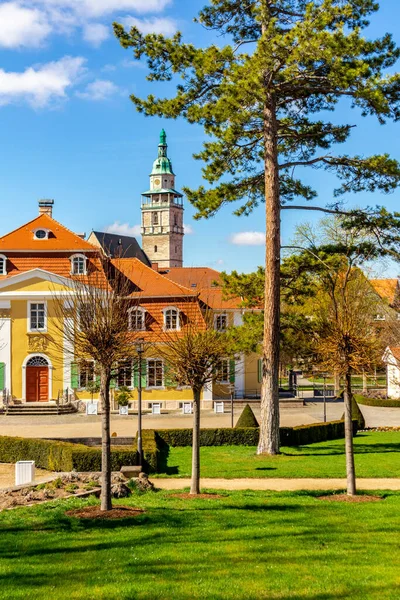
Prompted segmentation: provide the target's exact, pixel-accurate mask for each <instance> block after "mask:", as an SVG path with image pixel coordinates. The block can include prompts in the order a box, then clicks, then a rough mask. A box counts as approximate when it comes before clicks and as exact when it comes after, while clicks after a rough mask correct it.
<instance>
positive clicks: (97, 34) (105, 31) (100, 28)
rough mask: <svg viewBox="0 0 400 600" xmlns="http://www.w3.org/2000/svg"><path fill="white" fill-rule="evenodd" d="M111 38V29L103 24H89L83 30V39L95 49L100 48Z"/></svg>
mask: <svg viewBox="0 0 400 600" xmlns="http://www.w3.org/2000/svg"><path fill="white" fill-rule="evenodd" d="M109 37H110V30H109V28H108V27H106V25H102V24H101V23H88V24H87V25H85V26H84V28H83V39H84V40H85V41H86V42H88V43H89V44H91V45H92V46H94V47H95V48H98V47H99V46H100V45H101V44H102V43H103V42H104V41H105V40H106V39H107V38H109Z"/></svg>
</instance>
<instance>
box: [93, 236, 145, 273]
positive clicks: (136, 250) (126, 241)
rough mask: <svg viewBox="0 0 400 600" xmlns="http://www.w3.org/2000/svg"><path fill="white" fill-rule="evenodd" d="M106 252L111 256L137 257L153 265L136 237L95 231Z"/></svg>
mask: <svg viewBox="0 0 400 600" xmlns="http://www.w3.org/2000/svg"><path fill="white" fill-rule="evenodd" d="M93 234H94V235H95V236H96V238H97V240H98V241H99V243H100V245H101V247H102V248H103V250H104V252H105V253H106V254H107V255H109V256H111V258H137V259H139V260H140V261H141V262H142V263H143V264H145V265H147V266H148V267H151V262H150V261H149V259H148V258H147V255H146V254H145V252H143V250H142V249H141V247H140V246H139V244H138V242H137V240H136V238H134V237H130V236H128V235H119V234H118V233H105V232H103V231H93Z"/></svg>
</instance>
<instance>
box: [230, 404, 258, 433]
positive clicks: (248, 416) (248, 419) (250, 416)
mask: <svg viewBox="0 0 400 600" xmlns="http://www.w3.org/2000/svg"><path fill="white" fill-rule="evenodd" d="M236 427H238V428H239V427H242V428H243V427H259V425H258V421H257V419H256V417H255V414H254V413H253V411H252V410H251V407H250V404H246V406H245V407H244V409H243V411H242V414H241V415H240V417H239V419H238V421H237V423H236V425H235V428H236Z"/></svg>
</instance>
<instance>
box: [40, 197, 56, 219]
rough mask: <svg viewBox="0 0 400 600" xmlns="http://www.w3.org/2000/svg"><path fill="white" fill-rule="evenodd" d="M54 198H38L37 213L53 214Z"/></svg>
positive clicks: (49, 215)
mask: <svg viewBox="0 0 400 600" xmlns="http://www.w3.org/2000/svg"><path fill="white" fill-rule="evenodd" d="M53 206H54V200H39V215H47V216H48V217H52V216H53Z"/></svg>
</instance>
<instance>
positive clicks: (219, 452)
mask: <svg viewBox="0 0 400 600" xmlns="http://www.w3.org/2000/svg"><path fill="white" fill-rule="evenodd" d="M354 447H355V462H356V472H357V476H358V477H400V431H392V432H362V433H358V434H357V436H356V437H355V439H354ZM200 460H201V476H202V477H226V478H235V477H345V476H346V471H345V455H344V440H334V441H330V442H320V443H318V444H310V445H309V446H300V447H296V448H287V447H283V448H282V454H281V455H280V456H273V457H271V456H257V455H256V448H254V447H250V446H217V447H204V448H201V450H200ZM190 473H191V448H190V447H185V448H170V454H169V456H168V467H167V475H168V476H171V477H189V476H190ZM165 476H166V474H160V475H159V477H165ZM399 597H400V596H399Z"/></svg>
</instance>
